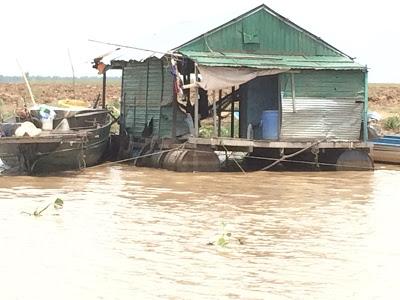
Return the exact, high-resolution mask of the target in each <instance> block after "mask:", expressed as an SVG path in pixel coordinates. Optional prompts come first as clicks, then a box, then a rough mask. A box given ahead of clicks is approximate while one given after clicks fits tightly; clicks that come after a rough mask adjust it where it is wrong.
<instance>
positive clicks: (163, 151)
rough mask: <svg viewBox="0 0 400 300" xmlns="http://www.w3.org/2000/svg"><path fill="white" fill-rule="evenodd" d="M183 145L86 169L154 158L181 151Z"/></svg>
mask: <svg viewBox="0 0 400 300" xmlns="http://www.w3.org/2000/svg"><path fill="white" fill-rule="evenodd" d="M185 144H186V142H185V143H183V144H181V145H179V146H178V147H175V148H172V149H167V150H161V151H158V152H152V153H147V154H143V155H139V156H135V157H129V158H125V159H120V160H116V161H109V162H106V163H102V164H99V165H95V166H91V167H86V169H93V168H96V167H102V166H109V165H113V164H119V163H123V162H128V161H132V160H136V159H141V158H145V157H151V156H154V155H159V154H163V153H168V152H171V151H175V150H181V149H182V148H184V145H185Z"/></svg>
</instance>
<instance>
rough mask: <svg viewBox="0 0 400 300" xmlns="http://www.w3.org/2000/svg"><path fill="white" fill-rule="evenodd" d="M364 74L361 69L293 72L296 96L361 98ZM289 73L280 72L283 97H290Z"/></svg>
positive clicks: (362, 95)
mask: <svg viewBox="0 0 400 300" xmlns="http://www.w3.org/2000/svg"><path fill="white" fill-rule="evenodd" d="M364 75H365V73H363V72H361V71H335V70H332V71H329V70H327V71H325V70H324V71H314V70H310V71H301V72H300V73H296V74H294V78H295V93H296V97H321V98H332V97H333V98H363V97H364ZM290 76H291V75H290V74H281V75H280V80H281V90H282V92H283V96H284V97H292V88H291V83H290Z"/></svg>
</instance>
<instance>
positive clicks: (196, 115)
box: [194, 64, 199, 137]
mask: <svg viewBox="0 0 400 300" xmlns="http://www.w3.org/2000/svg"><path fill="white" fill-rule="evenodd" d="M198 79H199V71H198V69H197V64H195V65H194V81H195V82H197V81H198ZM194 94H195V99H194V136H195V137H198V136H199V88H198V87H195V93H194Z"/></svg>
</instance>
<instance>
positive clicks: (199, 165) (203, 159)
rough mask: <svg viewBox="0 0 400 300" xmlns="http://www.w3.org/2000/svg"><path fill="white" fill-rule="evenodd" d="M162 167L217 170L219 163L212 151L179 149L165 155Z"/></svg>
mask: <svg viewBox="0 0 400 300" xmlns="http://www.w3.org/2000/svg"><path fill="white" fill-rule="evenodd" d="M162 168H164V169H167V170H171V171H177V172H218V171H220V168H221V165H220V161H219V159H218V156H217V155H216V154H215V153H214V152H213V151H199V150H189V149H179V150H174V151H171V152H168V153H167V154H166V155H165V157H164V159H163V161H162Z"/></svg>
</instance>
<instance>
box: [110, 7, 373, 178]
mask: <svg viewBox="0 0 400 300" xmlns="http://www.w3.org/2000/svg"><path fill="white" fill-rule="evenodd" d="M107 68H108V69H110V68H111V69H121V70H122V92H121V99H122V103H121V120H120V125H121V132H120V136H121V138H122V142H121V151H120V153H122V154H124V155H128V156H129V155H133V156H135V155H139V154H145V153H151V152H155V151H158V152H160V153H163V154H162V155H161V154H160V155H157V156H156V158H152V159H151V160H150V161H147V164H149V163H150V164H152V165H154V166H161V167H163V166H164V167H166V168H169V169H173V170H182V171H188V170H189V171H190V170H218V169H219V161H218V159H217V158H216V157H217V156H216V154H215V153H214V151H216V150H222V151H229V152H230V151H244V152H247V153H248V158H249V161H253V162H254V161H258V163H259V166H260V165H261V166H262V167H263V168H268V166H269V165H271V163H273V162H274V161H275V162H276V161H287V160H289V158H291V159H295V158H296V160H297V161H303V162H308V163H315V164H316V165H322V163H325V164H326V165H333V166H339V168H343V167H352V169H354V168H358V169H371V168H373V162H372V160H371V159H370V158H369V155H368V153H369V150H370V145H369V143H367V110H368V91H367V81H368V79H367V78H368V76H367V75H368V73H367V72H368V71H367V67H366V66H363V65H360V64H358V63H356V62H355V61H354V60H353V58H352V57H350V56H349V55H347V54H345V53H343V52H342V51H340V50H338V49H337V48H335V47H334V46H332V45H330V44H328V43H327V42H325V41H323V40H322V39H321V38H319V37H317V36H315V35H314V34H312V33H310V32H309V31H307V30H305V29H303V28H301V27H300V26H298V25H296V24H294V23H293V22H291V21H290V20H289V19H287V18H285V17H283V16H281V15H280V14H278V13H277V12H275V11H273V10H272V9H270V8H269V7H267V6H265V5H261V6H259V7H256V8H255V9H253V10H251V11H249V12H247V13H245V14H243V15H241V16H239V17H237V18H235V19H233V20H231V21H229V22H227V23H225V24H223V25H221V26H219V27H217V28H215V29H212V30H210V31H208V32H206V33H204V34H202V35H200V36H198V37H196V38H194V39H192V40H190V41H188V42H187V43H185V44H183V45H181V46H179V47H176V48H175V49H173V50H172V51H171V52H170V53H168V54H166V55H165V56H164V57H162V58H161V59H159V58H155V57H150V58H148V59H147V60H145V61H140V62H139V61H112V62H111V64H110V65H109V66H108V67H107ZM237 119H238V120H237ZM204 124H207V126H209V127H210V126H211V128H212V130H211V132H208V134H207V135H205V134H204V132H201V128H202V126H203V127H204V126H205V125H204ZM227 124H228V125H227ZM226 127H228V130H226ZM176 148H178V149H176ZM168 149H169V150H171V151H169V152H168V151H165V152H163V151H164V150H168ZM172 149H175V150H173V151H172ZM165 153H167V154H165ZM256 158H258V160H257V159H256ZM263 158H264V159H263Z"/></svg>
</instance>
